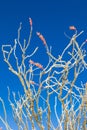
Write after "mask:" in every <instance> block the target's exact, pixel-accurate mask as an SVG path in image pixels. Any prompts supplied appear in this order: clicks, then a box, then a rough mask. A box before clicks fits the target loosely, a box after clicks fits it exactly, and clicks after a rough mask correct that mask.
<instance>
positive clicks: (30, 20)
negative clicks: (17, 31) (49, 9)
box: [29, 18, 32, 26]
mask: <svg viewBox="0 0 87 130" xmlns="http://www.w3.org/2000/svg"><path fill="white" fill-rule="evenodd" d="M29 23H30V26H32V19H31V18H29Z"/></svg>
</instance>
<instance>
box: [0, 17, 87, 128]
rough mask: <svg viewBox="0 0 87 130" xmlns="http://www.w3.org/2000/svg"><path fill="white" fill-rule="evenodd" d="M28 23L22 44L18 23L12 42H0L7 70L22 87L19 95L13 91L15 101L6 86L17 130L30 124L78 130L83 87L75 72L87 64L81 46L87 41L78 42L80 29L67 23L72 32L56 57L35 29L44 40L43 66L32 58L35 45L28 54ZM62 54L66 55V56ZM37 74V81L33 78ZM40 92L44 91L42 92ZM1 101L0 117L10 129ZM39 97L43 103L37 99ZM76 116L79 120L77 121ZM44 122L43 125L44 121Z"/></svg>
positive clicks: (80, 71)
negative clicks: (26, 38) (78, 81)
mask: <svg viewBox="0 0 87 130" xmlns="http://www.w3.org/2000/svg"><path fill="white" fill-rule="evenodd" d="M29 23H30V34H29V39H28V42H26V40H24V44H23V45H22V44H21V42H20V32H21V27H22V25H21V24H20V27H19V29H18V37H17V39H15V40H14V45H13V46H12V45H3V46H2V52H3V57H4V61H5V62H6V63H7V65H8V68H9V70H10V71H11V72H12V73H13V74H15V75H16V76H17V77H18V78H19V80H20V82H21V85H22V87H23V89H24V95H22V94H20V93H18V97H19V99H17V98H16V93H13V99H14V101H13V102H12V100H11V98H10V89H9V88H8V100H9V102H10V105H11V108H12V113H13V118H14V121H15V123H16V124H17V126H18V130H29V125H31V128H32V130H35V129H37V126H38V129H40V130H44V129H48V130H50V129H52V130H58V129H59V130H63V129H64V130H78V129H79V128H81V127H82V125H80V120H81V119H80V117H81V110H83V109H82V106H81V104H82V101H83V94H85V88H86V87H85V86H84V85H82V86H77V84H76V81H77V78H78V76H79V75H80V74H81V73H82V72H83V71H84V69H86V68H87V64H86V62H85V56H86V51H85V50H84V48H83V47H84V45H85V43H86V42H87V41H84V42H83V43H82V44H81V46H79V44H78V42H77V37H78V36H80V35H81V34H82V33H83V31H81V32H80V33H79V34H78V33H77V30H76V28H75V27H74V26H71V27H70V30H73V31H74V32H75V33H74V35H73V36H72V37H71V38H70V42H69V44H68V45H67V46H66V48H65V49H64V50H63V52H62V54H61V55H59V56H58V58H56V57H54V56H53V55H52V53H51V48H49V47H48V45H47V42H46V40H45V38H44V37H43V35H42V34H41V33H39V32H37V36H38V37H39V38H40V39H41V41H42V42H43V45H44V47H45V49H46V54H47V56H48V58H49V61H48V64H47V65H46V67H44V66H43V65H41V64H40V63H38V62H35V61H33V60H32V57H33V55H35V53H37V50H38V47H36V48H35V50H34V51H33V52H32V53H31V54H27V50H28V48H29V46H30V41H31V36H32V19H31V18H30V19H29ZM17 48H20V51H21V55H20V57H21V60H20V57H19V56H17ZM65 54H66V56H67V57H68V58H67V59H66V57H65ZM12 56H13V57H14V60H15V65H12V64H11V62H10V59H11V57H12ZM27 61H28V62H27ZM26 62H27V63H26ZM71 75H72V78H71ZM36 76H37V79H38V81H35V78H36ZM43 93H45V96H44V94H43ZM54 95H55V98H54V100H53V101H52V102H54V106H53V109H54V115H55V116H54V118H55V120H56V121H57V126H55V124H54V123H53V122H52V110H51V109H52V107H51V103H50V100H51V97H52V96H54ZM0 101H1V102H2V105H3V109H4V115H5V118H4V119H3V118H2V117H1V116H0V119H1V121H2V122H3V123H4V125H5V127H6V129H7V130H12V128H11V127H10V125H9V124H8V122H7V114H6V109H5V104H4V101H3V100H2V99H1V98H0ZM41 101H42V104H41V103H40V102H41ZM58 102H60V103H61V109H62V112H61V116H60V117H59V116H58V114H59V113H58ZM76 106H77V107H76ZM83 106H84V105H83ZM79 114H80V115H79ZM44 115H45V116H44ZM76 120H78V121H77V122H76ZM44 122H45V123H46V125H44ZM36 125H37V126H36Z"/></svg>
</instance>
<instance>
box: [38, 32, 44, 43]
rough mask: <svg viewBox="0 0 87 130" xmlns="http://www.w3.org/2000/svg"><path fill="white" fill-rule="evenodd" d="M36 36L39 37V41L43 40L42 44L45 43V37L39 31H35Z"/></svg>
mask: <svg viewBox="0 0 87 130" xmlns="http://www.w3.org/2000/svg"><path fill="white" fill-rule="evenodd" d="M37 36H38V37H39V38H40V39H41V41H42V42H43V44H44V45H46V40H45V38H44V37H43V35H42V34H40V33H39V32H37Z"/></svg>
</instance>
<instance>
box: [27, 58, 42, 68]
mask: <svg viewBox="0 0 87 130" xmlns="http://www.w3.org/2000/svg"><path fill="white" fill-rule="evenodd" d="M29 63H30V64H33V65H35V66H36V67H38V68H40V69H43V66H42V65H41V64H40V63H37V62H34V61H32V60H30V61H29Z"/></svg>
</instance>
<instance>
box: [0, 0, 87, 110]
mask: <svg viewBox="0 0 87 130" xmlns="http://www.w3.org/2000/svg"><path fill="white" fill-rule="evenodd" d="M29 17H31V18H32V20H33V31H34V32H36V31H40V32H41V33H42V34H43V35H44V37H45V38H46V40H47V43H48V45H49V46H52V48H53V49H52V50H53V54H54V55H56V56H57V55H58V53H60V52H61V50H63V48H64V47H65V46H66V45H67V43H68V41H69V40H68V39H67V38H66V37H65V36H64V32H66V33H68V34H69V30H68V28H69V26H70V25H74V26H76V27H77V29H78V31H81V30H83V29H84V30H85V31H86V30H87V0H14V1H13V0H8V1H6V0H2V1H0V96H1V97H2V98H3V99H4V100H5V102H6V105H7V108H8V112H9V111H10V108H9V107H8V102H7V86H9V87H10V88H11V90H12V91H17V90H20V88H21V86H20V83H19V80H18V79H17V78H16V76H14V75H13V74H11V72H9V70H8V68H7V65H6V63H5V62H4V61H3V56H2V52H1V46H2V44H9V43H10V44H13V41H14V38H16V37H17V29H18V27H19V23H20V22H22V23H23V26H25V25H27V26H28V18H29ZM85 34H86V36H87V31H86V32H85ZM86 36H85V37H86ZM84 39H85V38H84V37H83V40H84ZM44 62H45V61H44ZM86 79H87V77H86V75H85V80H86ZM1 111H2V110H1V108H0V112H1Z"/></svg>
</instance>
